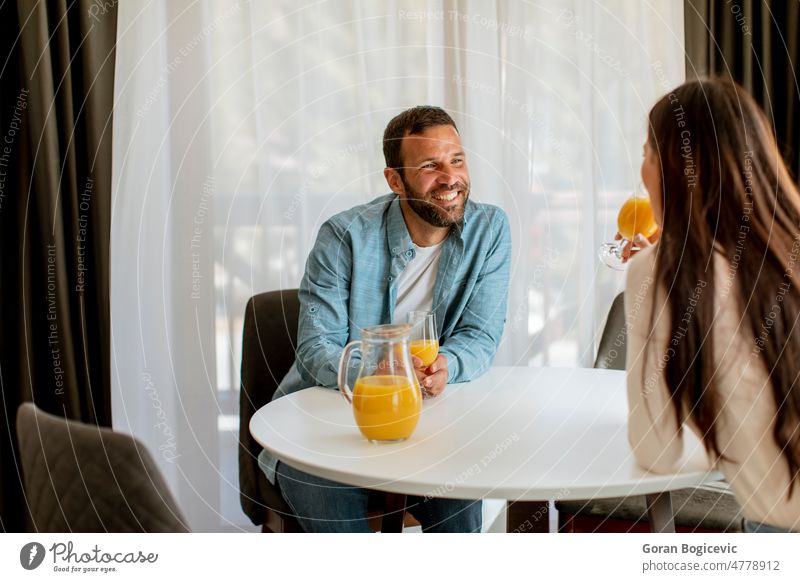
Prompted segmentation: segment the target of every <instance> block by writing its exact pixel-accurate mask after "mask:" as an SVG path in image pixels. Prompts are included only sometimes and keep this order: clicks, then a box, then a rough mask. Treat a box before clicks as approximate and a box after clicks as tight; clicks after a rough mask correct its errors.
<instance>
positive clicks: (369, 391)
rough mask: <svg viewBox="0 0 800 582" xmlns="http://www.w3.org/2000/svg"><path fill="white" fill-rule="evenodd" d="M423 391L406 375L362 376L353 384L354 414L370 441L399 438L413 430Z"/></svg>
mask: <svg viewBox="0 0 800 582" xmlns="http://www.w3.org/2000/svg"><path fill="white" fill-rule="evenodd" d="M421 405H422V394H421V393H420V390H419V386H417V385H414V384H411V382H409V378H408V377H406V376H362V377H360V378H359V379H358V380H356V384H355V386H354V387H353V415H354V416H355V419H356V424H358V428H359V430H360V431H361V434H363V435H364V436H365V437H366V438H367V439H369V440H371V441H399V440H403V439H407V438H408V437H410V436H411V433H412V432H414V429H415V428H416V426H417V421H418V420H419V411H420V408H421Z"/></svg>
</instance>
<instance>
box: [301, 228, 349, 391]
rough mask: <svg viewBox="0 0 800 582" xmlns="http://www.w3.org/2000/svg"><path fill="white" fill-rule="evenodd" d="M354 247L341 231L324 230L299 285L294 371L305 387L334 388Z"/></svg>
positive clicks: (344, 330)
mask: <svg viewBox="0 0 800 582" xmlns="http://www.w3.org/2000/svg"><path fill="white" fill-rule="evenodd" d="M352 259H353V255H352V248H351V246H350V238H349V236H348V235H347V234H346V232H345V230H344V229H339V228H337V227H336V225H335V224H334V223H333V222H332V221H330V220H329V221H328V222H326V223H324V224H323V225H322V227H321V228H320V230H319V234H318V235H317V240H316V242H315V243H314V247H313V249H312V250H311V253H310V254H309V256H308V261H307V263H306V270H305V274H304V275H303V279H302V281H301V283H300V290H299V294H298V295H299V299H300V316H299V321H298V329H297V369H298V371H299V373H300V376H301V377H302V378H303V380H304V381H305V382H306V383H308V384H309V385H318V386H326V387H331V388H333V387H336V386H337V375H338V370H339V358H340V357H341V354H342V349H343V348H344V346H345V344H346V343H347V338H348V337H349V336H350V333H349V329H350V327H349V318H348V303H349V299H350V278H351V272H352Z"/></svg>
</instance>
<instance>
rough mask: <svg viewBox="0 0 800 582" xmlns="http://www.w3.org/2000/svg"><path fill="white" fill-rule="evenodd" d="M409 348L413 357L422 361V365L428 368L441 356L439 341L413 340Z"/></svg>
mask: <svg viewBox="0 0 800 582" xmlns="http://www.w3.org/2000/svg"><path fill="white" fill-rule="evenodd" d="M408 348H409V349H410V350H411V355H412V356H417V357H418V358H419V359H420V360H422V365H423V366H424V367H426V368H427V367H428V366H430V365H431V364H432V363H433V362H434V360H436V356H437V355H439V340H424V339H423V340H411V341H410V342H409V344H408Z"/></svg>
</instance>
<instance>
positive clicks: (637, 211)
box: [597, 192, 658, 271]
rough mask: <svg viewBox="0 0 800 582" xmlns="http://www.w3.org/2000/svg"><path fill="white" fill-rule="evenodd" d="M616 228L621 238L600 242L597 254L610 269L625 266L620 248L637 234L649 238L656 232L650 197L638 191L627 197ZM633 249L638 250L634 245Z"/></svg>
mask: <svg viewBox="0 0 800 582" xmlns="http://www.w3.org/2000/svg"><path fill="white" fill-rule="evenodd" d="M617 228H618V229H619V233H620V234H621V235H622V239H621V240H617V241H614V242H610V243H604V244H602V245H601V246H600V248H599V249H598V251H597V254H598V255H599V257H600V260H602V261H603V263H605V264H606V265H608V266H609V267H611V268H612V269H617V270H618V271H622V270H624V269H625V266H626V263H624V262H623V261H622V249H623V248H625V245H626V244H628V243H629V242H630V241H632V240H633V238H634V237H635V236H636V235H637V234H641V235H642V236H644V237H645V238H650V237H651V236H653V235H654V234H655V233H656V232H658V223H656V219H655V216H654V215H653V208H652V206H651V205H650V198H649V197H648V196H646V195H644V194H641V193H639V192H637V193H636V194H634V195H633V196H631V197H630V198H628V199H627V200H626V201H625V202H624V203H623V204H622V207H621V208H620V209H619V214H618V215H617ZM633 249H634V250H638V248H637V247H636V246H634V247H633Z"/></svg>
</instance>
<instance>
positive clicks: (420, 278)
mask: <svg viewBox="0 0 800 582" xmlns="http://www.w3.org/2000/svg"><path fill="white" fill-rule="evenodd" d="M443 242H444V241H442V242H440V243H439V244H437V245H433V246H430V247H418V246H417V245H414V249H415V251H416V253H417V254H416V256H415V257H414V258H413V259H412V260H411V261H410V262H409V263H408V264H407V265H406V268H405V270H404V271H403V272H402V273H400V276H399V277H398V278H397V302H396V303H395V306H394V316H393V321H392V323H405V322H406V314H407V313H408V312H410V311H433V288H434V285H436V273H437V272H438V271H439V257H440V256H441V255H442V244H443Z"/></svg>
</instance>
